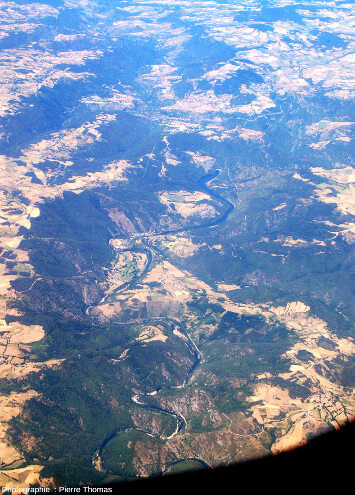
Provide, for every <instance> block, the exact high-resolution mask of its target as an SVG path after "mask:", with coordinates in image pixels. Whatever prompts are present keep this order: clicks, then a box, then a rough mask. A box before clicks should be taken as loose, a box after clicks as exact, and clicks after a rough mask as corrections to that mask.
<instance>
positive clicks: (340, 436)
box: [106, 422, 355, 494]
mask: <svg viewBox="0 0 355 495" xmlns="http://www.w3.org/2000/svg"><path fill="white" fill-rule="evenodd" d="M354 433H355V423H354V422H353V423H351V424H348V425H346V426H344V427H342V428H341V429H340V430H338V431H332V432H330V433H326V434H323V435H321V436H319V437H317V438H314V439H313V440H311V441H310V442H309V443H308V444H307V445H305V446H303V447H300V448H297V449H294V450H292V451H289V452H285V453H282V454H279V455H275V456H269V457H266V458H263V459H259V460H254V461H248V462H244V463H239V464H235V465H233V466H230V467H222V468H217V469H213V470H212V469H205V470H200V471H194V472H190V473H185V474H179V475H166V476H160V477H156V478H151V479H147V480H139V481H130V482H121V483H117V484H115V485H106V486H110V487H111V486H112V490H113V493H120V494H132V493H166V494H170V493H171V492H170V490H174V491H180V490H181V492H180V493H184V491H186V490H188V489H191V488H195V487H196V488H198V492H199V493H203V491H204V490H208V493H211V490H218V489H224V490H227V489H228V491H230V489H232V490H233V492H235V493H237V492H240V491H241V490H243V492H244V493H253V488H256V487H263V488H264V489H267V488H269V489H270V490H272V491H274V489H275V490H276V491H277V488H280V489H281V490H282V491H283V492H285V493H287V492H288V491H289V490H290V489H291V488H297V489H300V490H301V489H305V490H306V489H308V488H309V487H310V486H312V487H313V486H314V487H316V486H319V487H320V486H322V485H323V484H324V483H325V482H327V480H329V479H332V480H333V481H334V482H338V481H341V482H346V480H348V481H349V482H350V479H351V478H352V471H351V465H353V462H352V459H353V455H352V447H353V445H354V439H355V435H354ZM284 480H288V482H287V484H286V485H285V484H284V483H285V481H284ZM244 490H245V491H244ZM306 492H307V490H306V491H305V492H304V493H306ZM216 493H217V494H218V493H219V492H217V491H216ZM308 493H309V492H308Z"/></svg>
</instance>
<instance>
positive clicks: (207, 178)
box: [86, 170, 234, 478]
mask: <svg viewBox="0 0 355 495" xmlns="http://www.w3.org/2000/svg"><path fill="white" fill-rule="evenodd" d="M220 173H221V171H220V170H216V171H214V172H212V173H209V174H207V175H204V176H203V177H201V179H199V180H198V182H197V186H198V188H199V189H200V190H202V191H204V192H206V193H207V194H209V196H211V197H213V198H215V199H217V200H218V201H219V202H220V203H222V204H224V205H225V206H226V209H225V211H224V213H222V214H221V215H220V216H218V217H216V218H214V219H212V220H209V221H208V222H206V223H203V224H199V225H193V226H187V227H181V228H177V229H171V230H165V231H163V232H159V233H153V234H147V236H146V237H148V236H153V235H154V236H157V235H161V236H163V235H169V234H178V233H181V232H189V231H192V230H197V229H203V228H210V227H215V226H217V225H219V224H221V223H223V222H225V221H226V220H227V219H228V217H229V215H230V214H231V212H232V211H233V210H234V205H233V204H232V203H231V202H230V201H228V200H227V199H225V198H223V197H222V196H220V195H219V194H218V193H216V192H215V191H213V190H212V189H210V188H209V187H208V184H209V183H210V182H211V181H212V180H214V179H215V178H216V177H218V176H219V175H220ZM121 251H122V252H124V251H133V252H140V253H144V254H146V256H147V263H146V266H145V267H144V269H143V270H142V272H141V273H139V274H137V275H136V276H135V277H133V278H132V279H131V280H130V281H128V282H125V283H124V284H122V285H121V286H120V287H119V288H118V289H117V291H116V292H118V291H120V290H123V289H126V288H128V287H129V288H132V287H134V285H135V284H136V283H137V282H138V281H139V280H141V279H142V278H144V276H145V275H146V273H147V272H148V271H149V268H150V265H151V263H152V260H153V255H152V251H151V250H150V249H149V248H148V247H145V248H135V247H132V248H125V249H122V250H121ZM106 298H107V296H106V297H105V298H104V299H103V301H104V300H106ZM103 301H102V302H103ZM89 309H90V308H87V309H86V312H88V310H89ZM157 319H159V320H161V318H157ZM153 320H154V318H149V319H147V321H153ZM164 320H165V321H166V322H168V323H169V324H170V330H171V331H172V332H173V331H174V328H178V329H179V331H180V332H181V333H182V334H183V335H184V337H185V338H184V340H185V343H186V345H187V347H188V349H189V351H190V352H191V354H192V355H193V356H194V362H193V364H192V366H191V368H190V369H189V371H188V372H187V374H186V378H185V380H184V382H183V383H182V384H181V385H178V386H171V387H164V390H169V389H173V388H184V387H186V386H187V385H188V383H189V381H190V379H191V377H192V375H193V373H194V371H195V369H196V367H197V366H198V365H199V363H200V361H201V358H202V354H201V352H200V351H199V349H198V347H197V346H196V344H195V342H194V341H193V340H192V339H191V337H190V336H189V334H188V333H187V332H186V330H185V329H184V328H182V326H181V325H180V323H179V322H178V321H176V320H173V319H171V318H164ZM160 390H162V389H161V388H158V389H156V390H153V391H151V392H149V393H137V394H135V395H133V396H132V397H131V400H132V402H133V403H134V404H135V405H136V406H138V407H141V408H142V409H145V410H147V411H152V412H159V413H160V414H165V415H168V416H170V417H172V418H174V420H175V421H176V428H175V431H173V432H172V433H171V434H170V435H169V436H167V437H162V436H160V435H157V434H154V433H152V432H149V431H147V430H144V429H139V428H123V429H119V430H116V431H115V432H113V433H112V434H111V435H110V436H108V437H107V438H105V440H104V441H103V442H102V444H101V446H100V448H99V449H98V450H97V451H96V452H95V454H94V457H93V464H94V466H95V467H96V469H99V470H100V472H103V473H105V474H107V475H109V474H110V475H118V476H122V475H124V476H126V477H133V478H136V476H130V475H127V474H123V473H114V472H112V471H111V470H109V469H107V468H106V467H105V465H104V461H103V458H102V456H103V452H104V449H105V448H106V447H107V445H108V444H109V443H110V442H111V441H112V440H114V439H115V438H116V437H117V436H118V435H120V434H122V433H124V432H128V431H139V432H141V433H144V434H146V435H148V436H150V437H153V438H156V439H159V440H168V439H170V438H172V437H173V436H174V435H176V434H177V433H179V432H180V431H181V430H182V428H183V427H184V426H185V425H186V420H185V418H184V417H183V416H181V415H180V414H178V413H176V412H174V411H170V410H168V409H163V408H160V407H158V406H151V405H148V404H147V403H146V402H145V398H148V397H149V396H152V395H157V394H158V393H159V391H160ZM184 463H185V468H186V469H188V465H189V466H191V467H190V469H198V467H204V468H206V467H207V468H209V467H210V466H208V464H206V463H205V462H204V461H203V460H201V459H196V458H186V459H177V460H176V461H173V462H171V463H169V464H168V465H167V466H166V467H165V469H164V470H163V471H162V472H161V473H160V474H161V475H162V474H164V473H167V472H168V471H169V472H173V471H174V467H175V469H176V470H184V467H183V466H184ZM186 463H187V464H186ZM192 464H194V466H195V467H192Z"/></svg>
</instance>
